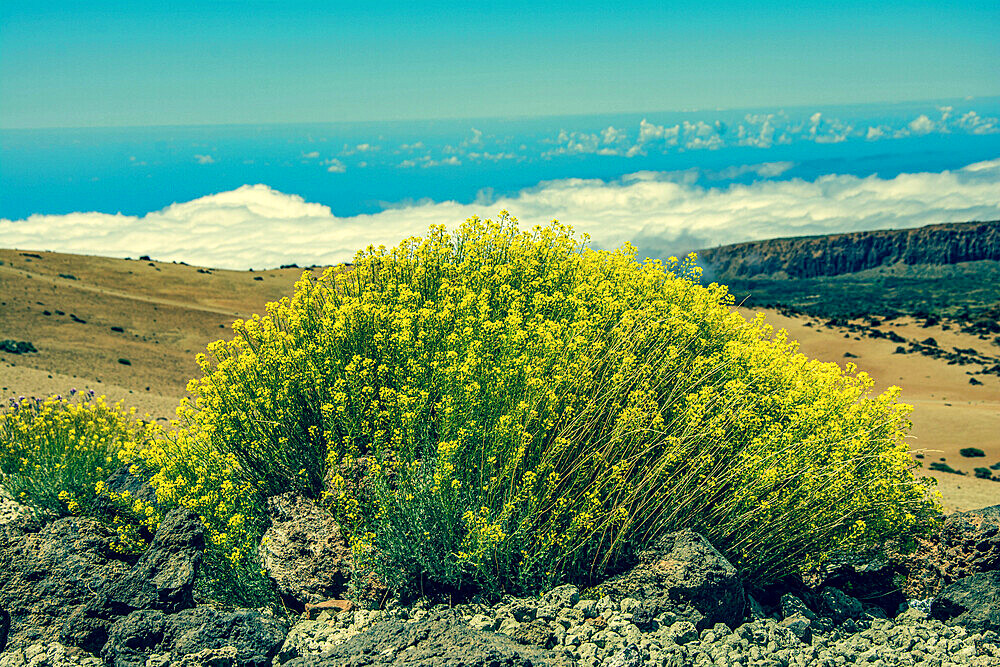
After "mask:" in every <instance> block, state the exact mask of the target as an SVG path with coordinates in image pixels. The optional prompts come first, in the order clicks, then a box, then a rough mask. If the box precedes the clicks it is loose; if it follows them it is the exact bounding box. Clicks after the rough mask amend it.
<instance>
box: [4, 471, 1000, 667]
mask: <svg viewBox="0 0 1000 667" xmlns="http://www.w3.org/2000/svg"><path fill="white" fill-rule="evenodd" d="M112 481H114V482H115V483H117V484H132V485H134V484H135V482H136V480H135V479H134V478H129V476H128V474H127V473H126V474H119V475H118V476H117V478H116V481H115V480H112ZM269 507H270V511H271V514H272V526H271V528H270V529H269V531H268V533H267V535H265V539H264V540H262V546H261V549H262V551H261V557H262V562H263V563H264V566H265V568H266V570H267V572H268V574H269V575H270V577H271V580H272V582H273V584H274V586H275V590H276V592H277V593H278V595H280V597H281V599H282V600H283V602H284V604H285V606H286V608H287V609H288V610H289V613H288V614H287V615H285V616H278V615H275V614H274V613H272V612H271V611H268V610H267V609H233V608H229V607H225V606H222V605H219V604H215V603H212V602H210V601H207V600H197V599H196V596H195V594H194V582H195V578H196V575H197V572H198V568H199V567H200V564H201V558H202V550H203V547H204V543H205V537H204V533H203V532H202V528H201V525H200V523H199V521H198V519H197V517H196V516H194V515H193V514H191V513H190V512H188V511H186V510H183V509H178V510H174V511H172V512H170V513H169V514H168V515H167V517H166V519H165V520H164V521H163V523H162V524H161V526H160V528H159V530H158V532H157V533H156V536H155V538H154V539H153V541H152V543H151V545H150V547H149V548H148V549H147V551H146V552H145V553H143V554H142V555H141V556H138V557H135V556H125V555H122V554H120V553H117V552H116V551H115V550H114V549H113V548H112V547H111V543H112V537H113V536H112V534H111V532H110V531H109V530H108V529H107V528H105V527H104V526H103V525H102V524H100V523H98V522H96V521H94V520H91V519H87V518H80V517H69V518H63V519H58V520H54V521H49V522H47V523H45V524H44V525H43V524H41V523H39V522H38V520H36V519H35V518H33V516H32V515H31V513H30V512H29V511H27V509H26V508H25V507H24V506H22V505H19V504H18V503H16V502H14V501H13V500H12V499H11V498H10V497H9V496H8V497H5V498H3V499H2V500H0V649H2V650H3V653H2V655H0V667H70V666H73V665H88V666H93V667H97V666H99V665H108V666H109V667H167V666H169V665H178V666H185V667H196V666H205V667H208V666H211V667H228V666H233V667H236V666H241V667H242V666H247V667H250V666H253V667H264V666H266V665H274V666H282V665H286V666H288V667H300V666H302V667H306V666H310V665H317V666H319V665H324V666H325V665H329V666H334V665H344V666H357V667H361V666H363V665H400V666H402V665H407V666H424V667H431V666H438V665H456V666H459V665H464V666H473V665H475V666H482V667H487V666H490V667H494V666H495V667H500V666H507V665H509V666H511V667H514V666H518V667H528V666H531V665H536V666H552V667H557V666H559V667H561V666H565V667H569V666H572V665H576V666H579V667H596V666H598V665H602V666H614V667H639V666H654V665H655V666H660V667H664V666H682V665H696V666H698V665H727V666H735V665H740V666H742V667H751V666H761V667H763V666H769V667H770V666H775V667H777V666H787V665H830V666H834V665H853V664H869V665H876V666H879V665H885V666H888V665H927V666H931V665H934V666H944V665H983V666H985V665H1000V634H998V633H1000V506H997V507H991V508H987V509H984V510H978V511H974V512H968V513H963V514H954V515H952V516H950V517H948V518H947V519H946V521H945V522H944V525H943V528H942V530H941V532H940V534H939V535H937V536H936V537H935V538H934V539H932V540H928V541H926V542H924V543H923V544H922V545H921V547H920V549H919V550H918V551H917V553H916V554H913V555H911V556H908V557H902V556H893V557H887V558H883V559H881V560H872V559H868V560H864V559H853V561H852V562H847V560H846V559H845V560H844V561H843V562H839V563H838V564H836V565H835V566H830V567H828V568H826V569H825V570H824V571H823V572H817V573H814V574H813V575H811V576H810V577H808V578H806V579H796V580H794V581H790V582H785V583H784V584H782V585H780V586H775V587H772V588H770V589H766V590H759V591H758V590H754V591H750V590H747V589H746V588H745V587H744V585H743V582H742V581H741V579H740V577H739V576H738V574H737V572H736V570H735V568H734V567H733V566H732V565H731V564H730V563H729V562H728V561H727V560H726V559H725V558H724V557H723V556H722V554H720V553H719V552H718V551H717V550H716V549H715V548H714V547H713V546H712V545H711V544H709V543H708V542H707V541H706V540H705V539H704V538H703V537H701V536H700V535H698V534H697V533H694V532H691V531H681V532H677V533H671V534H668V535H665V536H663V537H662V538H661V539H660V541H658V542H657V543H656V544H654V545H653V546H652V547H650V548H649V549H648V550H646V551H644V552H642V553H641V554H640V555H639V557H638V560H637V562H636V563H635V565H634V566H633V567H632V568H631V569H629V570H626V571H624V572H621V573H619V574H617V575H615V576H613V577H611V578H609V579H607V580H606V581H604V582H603V583H602V584H600V585H599V586H597V587H595V588H593V589H590V590H589V591H587V594H585V595H581V592H580V591H579V590H578V589H577V588H576V587H575V586H572V585H564V586H560V587H557V588H555V589H552V590H550V591H547V592H545V593H544V594H543V595H540V596H538V597H530V598H513V597H505V598H503V599H501V600H500V601H499V602H498V603H496V604H485V603H483V602H479V601H475V600H474V601H472V602H466V603H463V604H459V605H448V604H436V605H434V604H432V603H431V601H429V600H427V599H422V600H418V601H417V602H415V603H411V604H406V605H401V604H399V603H398V602H394V601H391V600H388V601H386V599H385V596H384V595H370V594H369V595H367V596H366V597H364V598H363V599H361V600H359V601H358V602H351V601H348V600H344V599H343V597H344V594H345V591H346V590H347V586H348V579H349V577H350V576H351V563H350V552H349V550H347V549H346V547H345V545H344V542H343V537H342V535H341V533H340V530H339V527H338V526H337V524H336V522H335V521H334V520H333V519H332V517H331V516H330V515H329V514H327V513H326V512H325V511H324V510H323V509H322V508H321V507H320V506H318V505H316V504H315V503H313V502H311V501H309V500H307V499H303V498H298V497H295V496H292V495H285V496H279V497H276V498H274V499H272V500H271V502H270V503H269Z"/></svg>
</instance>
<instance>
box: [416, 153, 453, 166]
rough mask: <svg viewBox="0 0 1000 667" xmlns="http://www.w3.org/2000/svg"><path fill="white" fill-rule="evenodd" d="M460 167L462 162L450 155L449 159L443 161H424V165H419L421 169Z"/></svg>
mask: <svg viewBox="0 0 1000 667" xmlns="http://www.w3.org/2000/svg"><path fill="white" fill-rule="evenodd" d="M461 165H462V161H461V160H459V159H458V157H457V156H455V155H452V156H451V157H446V158H445V159H443V160H433V159H425V160H424V163H423V164H422V165H420V166H421V167H459V166H461Z"/></svg>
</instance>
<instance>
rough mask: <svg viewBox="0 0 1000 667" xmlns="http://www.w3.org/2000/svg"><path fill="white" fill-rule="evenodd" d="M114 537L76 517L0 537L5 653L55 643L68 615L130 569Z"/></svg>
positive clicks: (0, 597) (0, 601)
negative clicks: (6, 622) (6, 632)
mask: <svg viewBox="0 0 1000 667" xmlns="http://www.w3.org/2000/svg"><path fill="white" fill-rule="evenodd" d="M114 537H115V536H114V534H113V533H112V532H111V531H110V530H109V529H108V528H106V527H105V526H103V525H102V524H100V523H98V522H97V521H94V520H92V519H86V518H82V517H67V518H63V519H58V520H56V521H53V522H51V523H49V524H47V525H46V526H44V527H43V528H41V529H40V530H39V531H38V532H31V533H22V534H17V535H10V534H8V533H6V532H0V607H3V608H4V609H6V610H7V612H8V614H9V615H10V634H9V637H8V647H9V648H22V647H26V646H28V645H31V644H37V643H39V642H54V641H57V640H58V639H59V634H60V629H61V628H62V626H63V622H64V621H65V620H67V619H68V618H69V617H70V615H72V614H73V613H74V612H75V611H76V610H77V609H78V608H79V607H81V606H83V605H85V604H87V603H89V602H90V601H92V599H93V598H94V594H95V592H96V591H102V590H104V588H105V587H106V586H107V585H109V584H110V583H111V582H113V581H116V580H117V579H119V578H120V577H122V576H124V574H125V573H126V572H128V571H129V569H131V566H132V564H133V562H134V560H135V558H134V557H133V556H126V555H123V554H121V553H119V552H117V551H115V550H114V549H113V548H112V544H113V541H114Z"/></svg>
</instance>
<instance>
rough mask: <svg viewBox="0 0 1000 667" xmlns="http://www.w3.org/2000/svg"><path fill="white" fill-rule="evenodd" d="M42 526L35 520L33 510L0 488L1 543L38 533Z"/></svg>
mask: <svg viewBox="0 0 1000 667" xmlns="http://www.w3.org/2000/svg"><path fill="white" fill-rule="evenodd" d="M41 529H42V524H41V523H40V522H39V521H38V520H37V519H36V518H35V515H34V513H33V512H32V511H31V508H30V507H28V506H27V505H23V504H21V503H19V502H17V501H16V500H14V498H13V497H12V496H11V495H10V493H8V492H7V490H6V489H4V488H3V487H2V486H0V541H2V540H3V539H4V538H5V537H6V538H7V539H8V540H10V539H13V538H14V537H15V536H19V535H24V534H25V533H37V532H38V531H39V530H41Z"/></svg>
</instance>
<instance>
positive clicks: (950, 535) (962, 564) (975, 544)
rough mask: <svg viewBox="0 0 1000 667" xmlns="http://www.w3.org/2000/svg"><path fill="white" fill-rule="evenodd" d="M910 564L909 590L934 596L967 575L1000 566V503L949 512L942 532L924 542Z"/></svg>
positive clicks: (913, 594)
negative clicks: (944, 587) (953, 512)
mask: <svg viewBox="0 0 1000 667" xmlns="http://www.w3.org/2000/svg"><path fill="white" fill-rule="evenodd" d="M909 565H910V573H909V576H908V579H907V583H906V590H907V593H908V594H909V595H910V597H914V598H924V597H928V596H933V595H934V594H935V593H936V592H937V591H938V590H939V589H940V588H941V587H942V586H946V585H948V584H950V583H952V582H955V581H957V580H959V579H961V578H963V577H967V576H969V575H972V574H978V573H980V572H990V571H994V570H997V569H1000V505H994V506H992V507H985V508H983V509H978V510H971V511H969V512H956V513H955V514H951V515H949V516H948V517H947V518H945V520H944V523H943V524H942V527H941V532H940V533H939V534H938V535H937V536H936V537H935V538H933V539H930V540H927V541H924V542H923V543H922V544H921V546H920V548H919V549H918V550H917V552H916V553H915V554H914V555H913V556H912V557H911V558H910V560H909Z"/></svg>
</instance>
